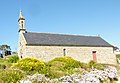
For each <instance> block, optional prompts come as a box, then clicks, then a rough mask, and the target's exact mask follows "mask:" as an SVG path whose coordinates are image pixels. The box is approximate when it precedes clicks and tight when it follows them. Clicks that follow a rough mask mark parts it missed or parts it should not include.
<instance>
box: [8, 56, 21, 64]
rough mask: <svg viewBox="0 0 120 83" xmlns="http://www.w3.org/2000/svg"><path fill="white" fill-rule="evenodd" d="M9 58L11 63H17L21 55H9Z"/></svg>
mask: <svg viewBox="0 0 120 83" xmlns="http://www.w3.org/2000/svg"><path fill="white" fill-rule="evenodd" d="M7 58H8V62H9V63H16V62H17V61H18V60H19V57H18V56H17V55H14V56H9V57H7Z"/></svg>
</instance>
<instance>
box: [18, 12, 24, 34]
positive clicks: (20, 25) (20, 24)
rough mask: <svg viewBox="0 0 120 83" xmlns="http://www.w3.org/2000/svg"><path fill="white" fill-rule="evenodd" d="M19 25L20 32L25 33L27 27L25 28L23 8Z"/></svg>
mask: <svg viewBox="0 0 120 83" xmlns="http://www.w3.org/2000/svg"><path fill="white" fill-rule="evenodd" d="M18 25H19V30H18V32H20V33H25V31H26V29H25V18H24V17H23V15H22V10H20V15H19V18H18Z"/></svg>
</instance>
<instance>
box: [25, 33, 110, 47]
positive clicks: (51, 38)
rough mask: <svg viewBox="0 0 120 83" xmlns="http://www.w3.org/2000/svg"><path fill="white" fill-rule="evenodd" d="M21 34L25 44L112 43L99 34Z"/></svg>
mask: <svg viewBox="0 0 120 83" xmlns="http://www.w3.org/2000/svg"><path fill="white" fill-rule="evenodd" d="M23 35H24V37H25V40H26V42H27V45H54V46H99V47H112V45H110V44H109V43H108V42H106V41H105V40H104V39H102V38H101V37H99V36H80V35H67V34H52V33H34V32H27V33H24V34H23Z"/></svg>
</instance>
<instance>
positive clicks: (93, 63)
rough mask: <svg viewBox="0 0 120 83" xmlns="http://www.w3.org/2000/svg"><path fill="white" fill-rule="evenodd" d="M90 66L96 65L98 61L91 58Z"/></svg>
mask: <svg viewBox="0 0 120 83" xmlns="http://www.w3.org/2000/svg"><path fill="white" fill-rule="evenodd" d="M88 65H89V67H92V66H95V65H96V62H95V61H93V60H91V61H90V62H89V63H88Z"/></svg>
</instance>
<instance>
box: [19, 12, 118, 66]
mask: <svg viewBox="0 0 120 83" xmlns="http://www.w3.org/2000/svg"><path fill="white" fill-rule="evenodd" d="M18 23H19V31H18V32H19V40H18V55H19V57H21V58H25V57H35V58H38V59H41V60H43V61H49V60H51V59H53V58H55V57H59V56H70V57H72V58H74V59H76V60H79V61H81V62H86V63H87V62H89V61H90V60H95V61H97V62H98V63H105V64H116V56H115V55H114V53H113V46H112V45H110V44H109V43H108V42H106V41H105V40H104V39H102V38H101V37H99V36H81V35H68V34H53V33H38V32H28V31H26V29H25V25H24V24H25V18H24V17H23V16H22V11H20V15H19V19H18Z"/></svg>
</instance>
